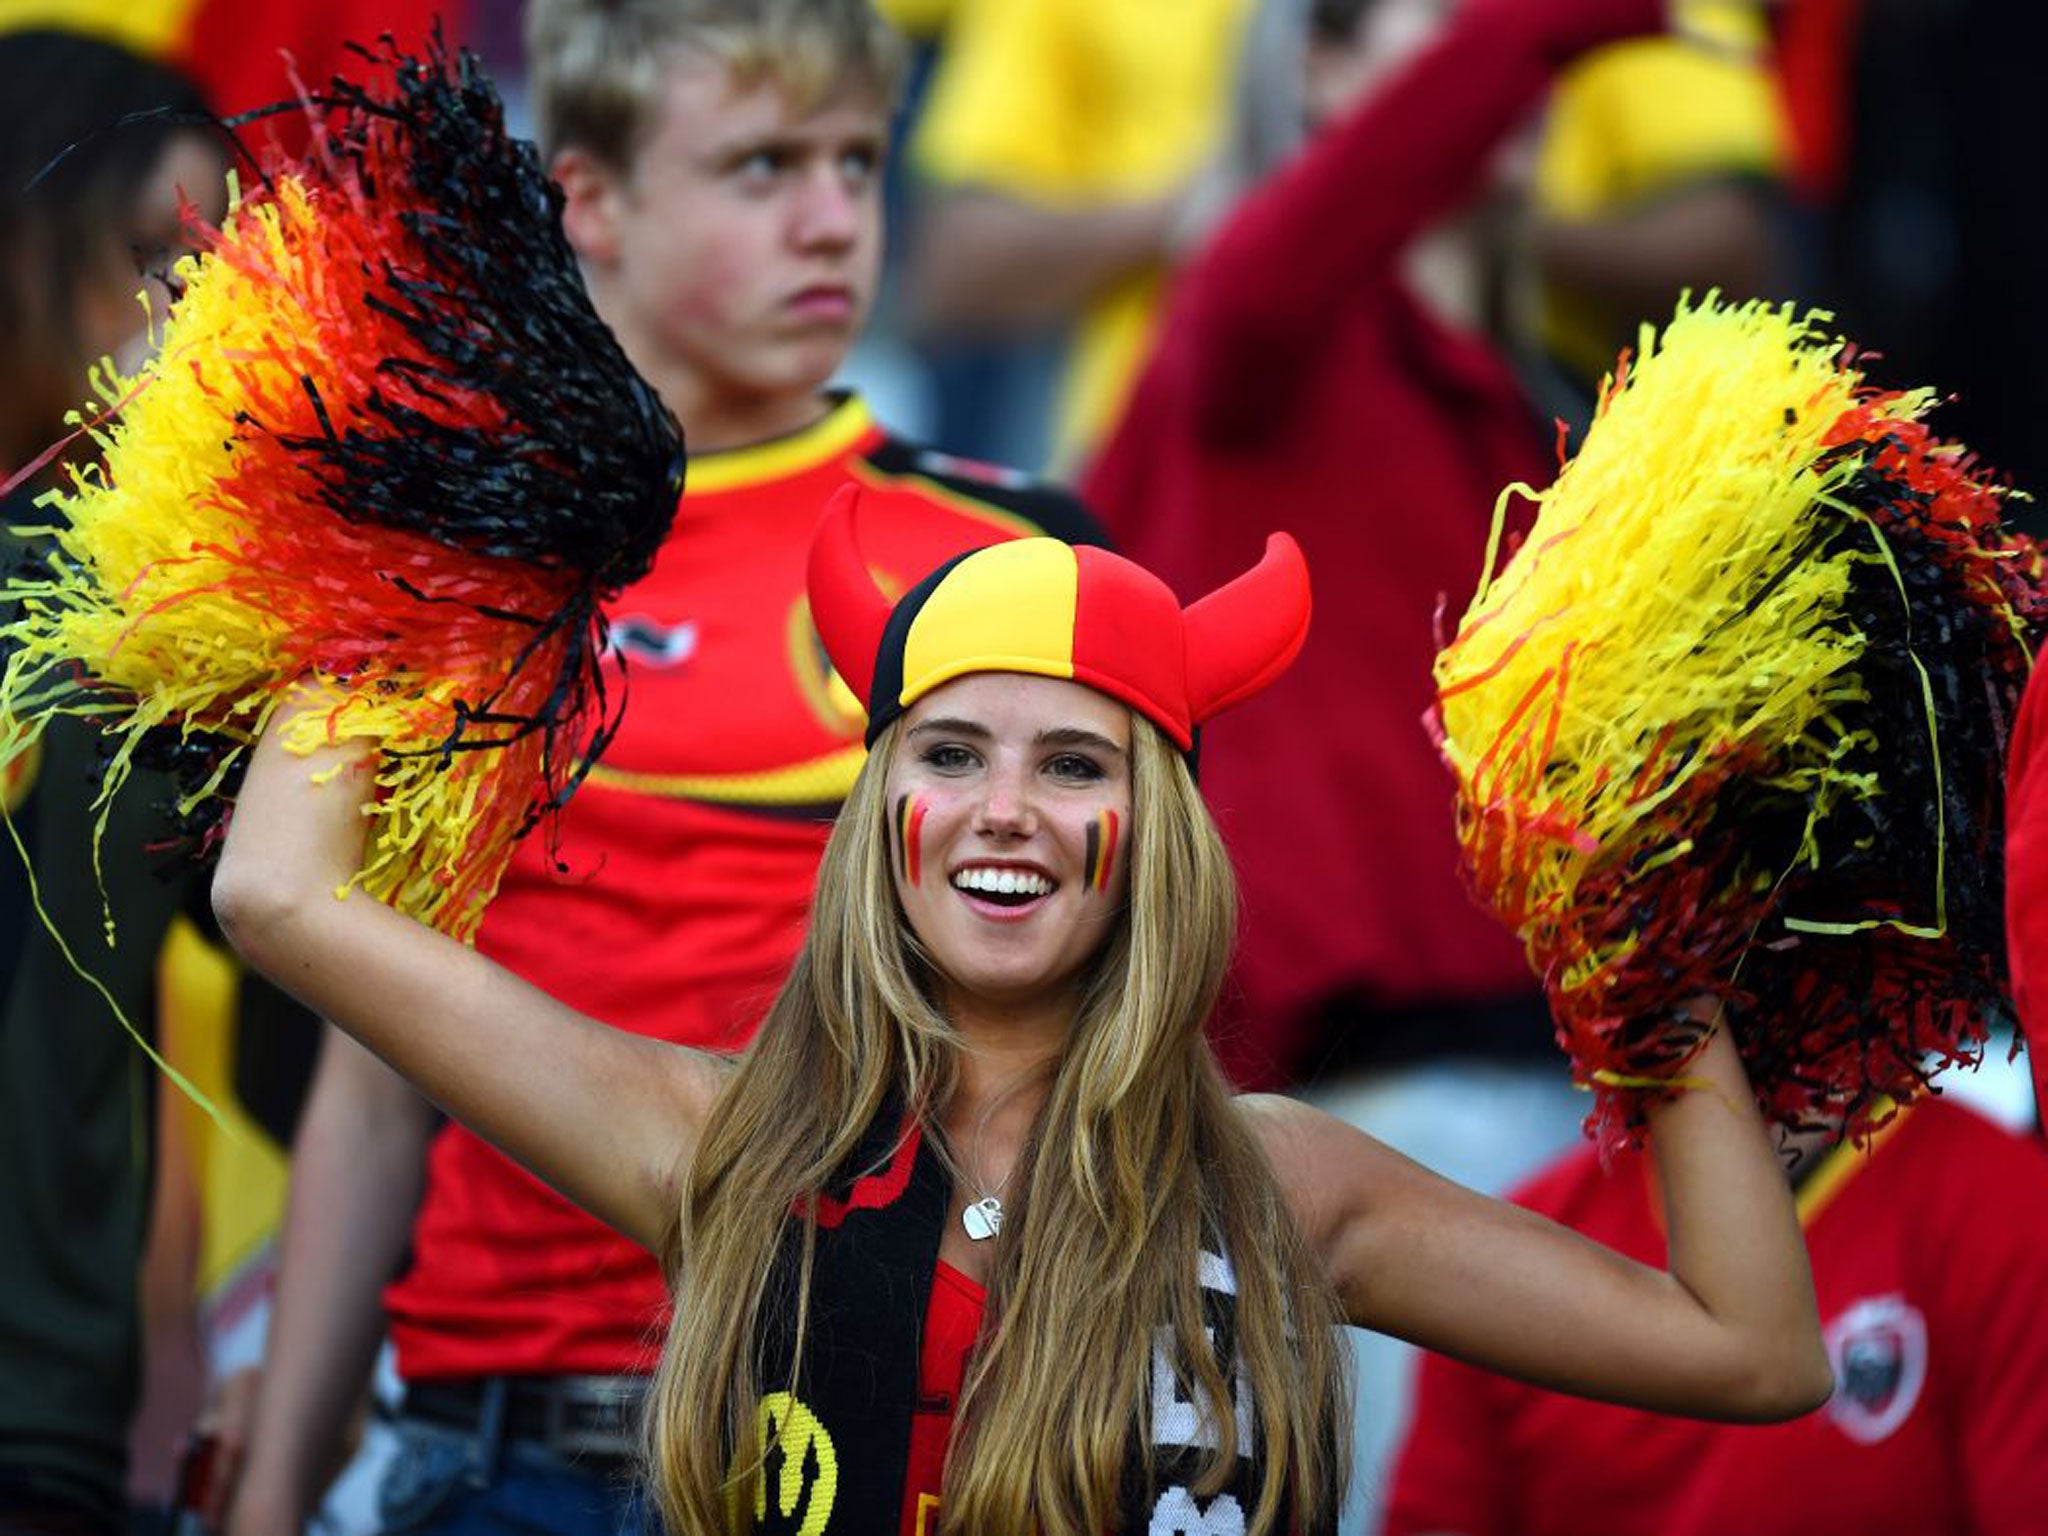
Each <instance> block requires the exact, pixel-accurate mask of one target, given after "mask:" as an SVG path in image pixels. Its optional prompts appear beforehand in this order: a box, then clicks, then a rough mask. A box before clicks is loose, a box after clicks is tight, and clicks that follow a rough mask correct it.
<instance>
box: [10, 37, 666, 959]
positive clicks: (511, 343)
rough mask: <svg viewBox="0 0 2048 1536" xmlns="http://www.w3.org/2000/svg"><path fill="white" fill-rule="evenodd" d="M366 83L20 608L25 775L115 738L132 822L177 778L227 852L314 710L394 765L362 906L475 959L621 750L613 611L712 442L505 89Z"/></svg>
mask: <svg viewBox="0 0 2048 1536" xmlns="http://www.w3.org/2000/svg"><path fill="white" fill-rule="evenodd" d="M365 58H366V60H367V61H368V63H369V66H370V67H369V71H368V72H369V73H370V74H371V76H372V77H373V80H372V83H370V84H361V83H356V82H352V81H348V80H342V79H337V80H335V81H334V82H333V83H332V84H331V85H330V86H329V88H328V89H327V91H326V92H325V93H324V94H321V95H317V96H315V97H313V98H311V99H310V100H309V101H308V102H307V103H304V104H303V105H302V108H301V109H302V110H306V111H308V112H310V113H312V114H313V116H314V121H315V123H316V133H315V135H314V144H313V147H312V149H311V150H310V151H309V152H308V154H307V155H306V156H305V157H304V158H302V159H289V160H287V159H279V158H275V157H273V158H272V159H270V160H269V161H267V162H266V163H265V165H264V166H263V170H262V175H261V182H262V186H261V190H260V191H258V192H256V193H253V194H252V195H249V196H246V197H242V198H240V199H239V200H238V201H237V202H236V203H235V205H234V206H233V208H232V209H231V211H230V212H229V214H228V216H227V217H226V219H225V220H223V222H222V225H221V227H220V228H219V229H217V230H214V229H202V230H200V231H198V232H197V233H198V235H199V240H198V244H199V247H200V254H199V255H198V256H196V257H194V258H189V259H188V260H187V261H186V262H184V263H181V265H180V269H179V274H178V275H179V277H180V279H181V281H182V285H183V288H184V293H183V296H182V298H181V299H180V300H179V301H178V303H177V304H176V305H175V307H174V308H173V310H172V313H171V314H170V316H169V317H168V320H167V322H166V324H165V326H164V332H163V339H162V346H161V350H160V352H159V354H158V356H157V358H156V359H155V360H154V361H153V362H151V363H150V364H148V365H146V366H145V367H144V369H143V370H142V371H141V373H140V374H139V375H137V376H136V377H135V378H132V379H107V380H104V381H103V382H102V393H103V395H104V396H105V397H106V399H107V400H108V402H109V403H110V404H111V403H112V402H115V401H119V402H120V410H119V412H118V414H117V415H115V416H113V417H112V418H111V419H110V420H109V421H107V422H104V423H102V424H100V425H98V426H96V427H95V428H94V429H93V433H94V438H95V440H96V443H97V446H98V448H99V450H100V453H99V457H98V458H97V459H96V460H95V461H93V462H91V463H87V464H85V465H83V466H82V467H80V468H77V469H75V470H73V471H71V472H70V475H69V485H68V486H67V488H65V489H64V490H62V491H60V492H56V493H53V494H52V495H51V496H49V497H47V498H45V503H46V505H47V506H48V507H49V508H50V511H51V513H52V516H51V517H50V518H49V523H50V526H49V527H48V528H47V529H45V530H43V535H44V537H43V542H42V551H43V553H42V555H41V558H40V559H39V562H38V568H37V569H36V570H35V571H33V572H31V573H27V574H25V575H23V576H20V577H18V578H16V579H15V580H14V581H13V582H12V583H11V584H10V588H9V596H10V597H11V598H12V599H13V600H14V602H15V603H16V604H17V605H18V607H17V610H16V611H17V612H18V614H19V617H18V618H17V619H16V621H15V622H13V623H12V624H11V625H10V627H9V630H8V641H9V644H10V646H11V648H12V655H11V656H10V659H9V663H8V667H7V671H6V674H5V679H4V682H0V705H4V707H5V709H6V710H7V712H8V713H9V714H10V715H11V716H12V718H13V724H12V725H11V726H10V727H9V729H10V732H11V736H10V739H9V741H8V744H7V746H6V749H5V750H7V751H8V752H13V751H19V750H23V749H25V747H26V745H27V743H28V742H29V741H31V740H32V739H33V737H34V735H35V734H36V732H37V731H38V730H39V729H40V728H41V725H42V723H43V722H44V721H45V720H47V719H48V718H49V717H50V716H51V715H53V714H61V713H71V714H81V715H89V716H91V717H92V718H93V719H94V720H95V721H96V722H97V723H98V725H99V726H100V728H101V729H102V730H103V731H105V732H107V733H108V735H109V739H110V743H111V750H110V752H109V755H108V758H107V772H106V785H105V789H106V792H108V793H112V792H113V791H114V790H116V789H118V788H119V786H120V784H121V782H122V780H123V779H124V778H125V777H126V775H127V773H128V772H129V769H130V767H131V765H133V764H135V763H150V764H154V765H157V766H160V767H162V768H165V769H168V770H169V771H170V773H171V774H172V776H173V778H174V780H175V781H176V783H177V785H178V789H179V795H180V801H179V809H180V810H181V812H182V813H183V814H184V816H185V818H186V823H187V829H188V831H190V832H191V833H193V834H194V835H195V836H196V837H197V838H198V839H199V841H200V843H201V844H202V846H204V845H205V844H206V843H208V842H210V841H211V839H212V838H213V836H214V835H215V833H216V832H217V829H218V821H219V817H220V814H221V811H222V808H223V806H224V804H225V801H226V798H227V796H228V794H229V793H230V790H231V785H232V774H233V770H234V768H235V765H236V763H237V761H238V759H239V758H240V756H241V754H242V753H243V752H244V751H245V750H246V748H247V745H248V743H249V742H250V741H251V740H252V739H253V737H254V735H255V734H256V733H257V732H258V731H259V730H261V729H262V727H263V726H264V724H265V722H266V721H267V720H268V718H269V716H270V714H271V713H272V711H273V710H274V708H275V707H276V705H277V703H278V702H279V700H280V699H282V698H283V697H284V695H285V694H286V692H287V691H288V690H289V689H290V688H291V687H292V686H293V684H294V683H295V682H296V681H297V680H298V679H300V678H302V677H311V678H313V679H316V680H318V681H319V682H321V683H323V684H324V685H326V687H327V688H328V689H329V690H330V691H331V695H332V698H333V706H332V708H331V710H329V711H327V712H326V713H325V714H322V715H316V716H302V717H300V718H299V719H298V720H297V721H295V722H294V726H293V729H292V735H291V740H290V744H291V745H293V746H295V747H298V748H300V749H302V750H304V749H308V748H310V747H311V746H313V745H315V744H316V743H317V742H319V741H320V740H324V739H328V738H329V737H332V736H351V737H365V738H369V739H371V740H374V741H377V742H379V743H381V744H382V745H383V746H384V748H385V749H386V755H385V757H384V760H383V763H382V766H381V768H380V771H379V775H378V778H379V785H380V791H381V793H380V796H379V798H378V801H377V805H376V810H375V817H374V823H373V828H372V834H371V839H370V847H369V851H368V854H367V858H366V863H365V867H364V870H363V872H362V874H361V876H360V880H361V883H362V884H363V885H364V886H365V887H366V888H367V889H368V890H370V891H371V892H372V893H373V894H375V895H377V896H379V897H380V898H383V899H386V900H389V901H392V902H393V903H394V904H396V905H398V906H400V907H401V908H403V909H404V910H406V911H409V912H411V913H412V914H413V915H415V916H418V917H420V918H421V919H423V920H425V921H428V922H432V923H434V924H435V925H437V926H439V927H442V928H444V929H446V930H448V931H450V932H453V933H456V934H458V935H464V936H466V935H468V934H469V933H471V932H473V930H474V927H475V924H476V922H477V920H478V918H479V917H480V915H481V912H482V909H483V905H484V903H485V902H486V901H487V900H488V899H489V897H490V895H491V893H492V891H493V890H494V889H495V888H496V885H497V881H498V879H499V877H500V875H501V874H502V872H503V869H504V865H505V862H506V860H507V858H508V857H509V856H510V852H511V849H512V846H513V843H514V842H515V841H516V839H517V838H518V837H519V836H521V835H522V834H523V833H524V832H526V831H527V830H529V829H530V828H531V827H532V826H533V825H534V823H535V821H536V819H537V818H539V817H541V816H543V815H544V814H545V813H546V812H547V811H548V810H549V809H550V808H552V807H556V806H559V805H560V804H561V803H562V802H563V801H564V800H565V799H566V797H567V796H568V795H569V794H570V793H571V792H572V791H573V789H574V787H575V785H576V784H577V783H578V781H579V780H580V778H581V777H582V775H583V773H584V772H585V771H586V770H587V768H588V765H589V763H590V761H591V760H592V758H593V757H594V755H595V754H596V753H597V752H598V751H599V750H601V748H602V746H603V745H604V743H605V741H606V740H607V739H608V737H609V734H610V732H611V731H612V730H613V729H614V728H615V725H616V722H617V717H618V710H619V709H620V708H621V707H622V704H623V699H622V697H621V695H620V690H619V688H618V687H617V680H616V678H613V679H612V686H610V687H608V686H607V671H606V668H605V666H604V665H603V662H602V652H603V647H604V631H603V622H602V619H601V617H600V614H599V603H600V601H601V600H602V599H603V598H604V597H605V596H606V594H608V593H611V592H615V591H616V590H618V589H619V588H621V587H623V586H624V585H626V584H628V583H630V582H631V581H633V580H635V579H637V578H638V577H639V576H640V575H641V574H643V573H644V572H645V571H646V570H647V568H648V566H649V564H650V562H651V561H652V559H653V556H654V553H655V551H656V549H657V548H658V547H659V546H660V543H661V541H662V539H663V537H664V536H665V534H666V531H667V528H668V525H669V522H670V519H671V517H672V516H673V513H674V509H675V502H676V498H677V495H678V493H679V491H680V488H681V487H680V482H681V473H682V462H683V459H682V442H681V436H680V433H679V431H678V429H677V427H676V425H675V422H674V420H673V418H672V417H670V415H669V414H668V412H667V411H666V410H665V409H664V408H663V407H662V405H661V402H660V401H659V399H658V398H657V397H656V396H655V394H654V393H653V391H652V390H651V389H650V388H649V386H648V385H647V384H646V383H645V381H643V380H642V379H641V378H640V377H639V376H638V375H637V374H636V373H635V372H634V371H633V369H632V366H631V365H630V364H629V363H628V362H627V360H626V357H625V355H624V353H623V352H622V351H621V350H620V349H619V347H618V344H617V342H616V341H615V340H614V338H613V337H612V335H611V332H610V331H609V330H608V329H607V328H606V326H605V325H604V324H603V322H602V321H600V320H599V319H598V317H597V314H596V312H595V311H594V310H593V309H592V308H591V306H590V303H589V300H588V298H587V297H586V295H585V292H584V289H583V284H582V279H581V277H580V275H579V273H578V271H577V266H576V261H575V258H574V256H573V254H572V252H571V251H570V249H569V246H568V244H567V241H566V240H565V238H564V237H563V235H562V232H561V228H560V220H559V216H558V215H559V193H558V191H557V190H556V189H555V187H554V186H553V184H552V183H551V182H550V181H549V179H548V177H547V175H546V173H545V170H544V168H543V167H542V165H541V163H540V160H539V157H538V156H537V154H536V153H535V151H534V150H533V148H532V147H531V146H530V145H527V144H525V143H522V142H520V141H517V140H514V139H512V138H510V137H509V136H508V135H507V133H506V131H505V125H504V117H503V111H502V108H501V106H500V103H499V101H498V98H497V95H496V93H495V92H494V91H493V89H492V87H491V85H490V83H489V82H488V80H486V79H485V78H484V76H483V75H482V74H481V73H480V72H479V71H478V70H477V68H476V66H475V64H474V61H473V60H471V59H469V58H468V57H467V56H466V55H465V56H463V57H460V58H457V59H451V58H449V57H448V56H447V55H446V54H445V53H444V52H443V51H441V50H440V48H439V47H438V45H437V46H436V48H435V50H434V51H433V53H432V54H431V56H430V57H428V58H426V59H424V60H422V59H414V58H410V57H406V56H403V55H400V54H399V53H398V52H397V51H396V50H395V49H394V48H393V47H392V46H391V45H390V44H389V43H388V42H387V43H386V44H385V46H384V49H383V50H382V52H381V53H380V54H377V55H375V56H372V55H365Z"/></svg>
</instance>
